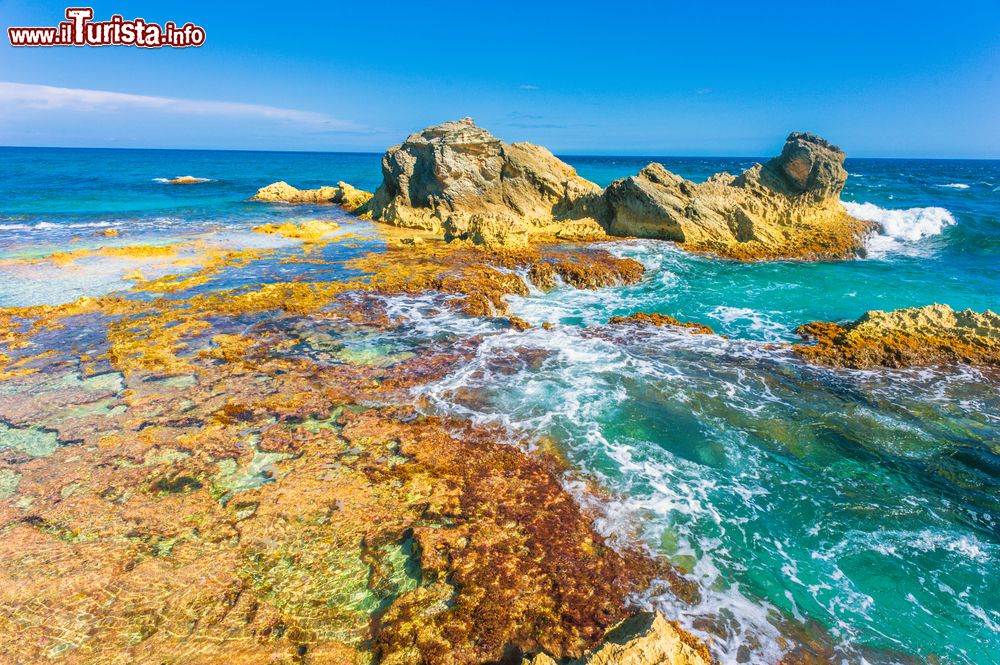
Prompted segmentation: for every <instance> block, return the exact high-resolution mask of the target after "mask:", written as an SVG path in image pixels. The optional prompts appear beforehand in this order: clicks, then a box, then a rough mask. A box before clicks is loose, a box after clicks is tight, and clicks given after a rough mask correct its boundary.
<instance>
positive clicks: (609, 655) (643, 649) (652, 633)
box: [522, 612, 713, 665]
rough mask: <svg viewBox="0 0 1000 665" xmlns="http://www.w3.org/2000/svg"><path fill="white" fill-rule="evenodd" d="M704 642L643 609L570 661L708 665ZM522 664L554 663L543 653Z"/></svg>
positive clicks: (593, 664) (604, 664)
mask: <svg viewBox="0 0 1000 665" xmlns="http://www.w3.org/2000/svg"><path fill="white" fill-rule="evenodd" d="M712 662H713V661H712V656H711V654H710V653H709V652H708V648H707V647H706V646H705V644H704V643H702V642H701V641H699V640H698V638H696V637H694V636H693V635H691V634H690V633H688V632H687V631H685V630H684V629H683V628H681V627H680V626H678V625H677V624H676V623H673V622H670V621H667V620H666V619H665V618H664V617H663V615H662V614H660V613H659V612H656V613H655V614H654V613H650V612H643V613H640V614H637V615H636V616H634V617H632V618H630V619H626V620H625V621H623V622H622V623H620V624H618V625H617V626H616V627H615V628H614V629H613V630H612V631H611V632H609V633H608V634H607V635H606V636H605V638H604V641H603V642H602V643H601V645H600V646H599V647H598V648H597V649H595V650H593V651H591V652H589V653H588V654H586V655H585V656H584V657H583V658H580V659H579V660H575V661H573V665H710V664H711V663H712ZM522 665H556V661H555V660H554V659H553V658H551V657H550V656H548V655H546V654H544V653H543V654H538V655H537V656H535V657H534V658H532V659H530V660H528V659H525V660H524V661H523V663H522Z"/></svg>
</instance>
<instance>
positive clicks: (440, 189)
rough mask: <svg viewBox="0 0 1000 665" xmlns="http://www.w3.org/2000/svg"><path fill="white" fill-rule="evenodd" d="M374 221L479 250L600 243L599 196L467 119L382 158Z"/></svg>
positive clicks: (547, 156) (533, 150)
mask: <svg viewBox="0 0 1000 665" xmlns="http://www.w3.org/2000/svg"><path fill="white" fill-rule="evenodd" d="M382 176H383V181H382V185H381V186H380V187H379V188H378V189H377V190H376V191H375V195H374V197H373V198H372V200H371V202H370V203H369V204H368V205H367V206H366V207H365V211H367V212H370V213H371V216H372V218H373V219H375V220H378V221H381V222H385V223H387V224H393V225H396V226H402V227H407V228H415V229H423V230H429V231H435V232H439V231H443V232H445V233H446V234H447V235H448V236H449V237H451V238H462V239H468V240H471V241H472V242H473V243H475V244H480V245H487V246H490V245H494V246H495V245H502V246H523V245H524V244H526V242H527V238H526V236H532V237H534V236H544V237H556V236H558V235H560V234H563V235H561V236H560V237H563V238H567V239H569V238H568V237H567V236H570V237H572V238H573V239H584V238H586V239H592V238H595V237H602V236H603V235H604V230H603V228H602V227H601V225H600V224H599V223H598V220H597V216H598V215H599V214H600V213H601V212H602V211H603V203H602V202H601V200H600V197H601V188H600V187H599V186H597V185H596V184H594V183H592V182H590V181H588V180H585V179H583V178H581V177H580V176H578V175H577V174H576V171H575V170H574V169H573V167H571V166H569V165H568V164H566V163H564V162H562V161H561V160H559V159H557V158H556V157H555V156H553V155H552V153H551V152H549V151H548V150H546V149H545V148H543V147H541V146H537V145H533V144H530V143H506V142H504V141H501V140H500V139H498V138H497V137H496V136H493V135H492V134H490V133H489V132H488V131H486V130H485V129H482V128H481V127H477V126H476V124H475V123H474V122H473V121H472V119H471V118H465V119H463V120H458V121H453V122H446V123H443V124H440V125H436V126H434V127H428V128H427V129H424V130H423V131H420V132H416V133H414V134H411V135H410V136H409V138H407V139H406V141H405V142H403V143H402V144H401V145H398V146H393V147H392V148H389V150H388V151H387V152H386V153H385V156H384V157H383V158H382Z"/></svg>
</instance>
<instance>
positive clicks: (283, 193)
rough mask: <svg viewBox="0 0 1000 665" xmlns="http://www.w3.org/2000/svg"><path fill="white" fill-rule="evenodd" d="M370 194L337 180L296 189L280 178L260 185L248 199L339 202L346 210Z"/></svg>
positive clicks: (362, 201) (275, 201)
mask: <svg viewBox="0 0 1000 665" xmlns="http://www.w3.org/2000/svg"><path fill="white" fill-rule="evenodd" d="M371 196H372V195H371V192H366V191H364V190H361V189H358V188H357V187H354V186H352V185H349V184H347V183H346V182H338V183H337V186H336V187H330V186H325V187H320V188H319V189H297V188H295V187H292V186H291V185H289V184H288V183H287V182H285V181H284V180H282V181H279V182H274V183H271V184H270V185H267V186H266V187H261V188H260V189H258V190H257V193H256V194H254V195H253V196H252V197H251V198H250V200H251V201H264V202H267V203H339V204H340V205H342V206H343V207H344V208H345V209H347V210H356V209H358V208H360V207H361V206H362V205H364V204H365V203H366V202H367V201H368V199H370V198H371Z"/></svg>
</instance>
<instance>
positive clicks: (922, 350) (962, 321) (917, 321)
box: [794, 305, 1000, 368]
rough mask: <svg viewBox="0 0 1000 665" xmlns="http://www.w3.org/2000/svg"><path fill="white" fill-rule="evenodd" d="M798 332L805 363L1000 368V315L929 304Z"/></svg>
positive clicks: (819, 324)
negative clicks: (959, 364) (802, 340)
mask: <svg viewBox="0 0 1000 665" xmlns="http://www.w3.org/2000/svg"><path fill="white" fill-rule="evenodd" d="M797 332H798V333H799V334H800V335H803V336H804V337H806V338H808V339H810V340H812V342H813V343H812V344H799V345H796V346H795V347H794V349H795V351H796V353H798V354H799V355H800V356H802V357H804V358H805V359H807V360H809V361H811V362H815V363H819V364H823V365H831V366H834V367H857V368H868V367H910V366H915V365H933V364H942V363H953V362H962V363H969V364H978V365H1000V315H997V314H994V313H993V312H991V311H990V310H986V311H985V312H981V313H980V312H976V311H973V310H971V309H967V310H964V311H961V312H956V311H955V310H953V309H952V308H951V307H949V306H948V305H928V306H927V307H913V308H910V309H897V310H893V311H891V312H884V311H881V310H873V311H870V312H866V313H865V314H864V315H863V316H862V317H861V318H859V319H858V320H857V321H855V322H853V323H848V324H846V325H841V324H838V323H830V322H827V321H814V322H812V323H808V324H806V325H804V326H800V327H799V329H798V330H797Z"/></svg>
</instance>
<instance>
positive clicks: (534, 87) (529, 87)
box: [520, 83, 541, 90]
mask: <svg viewBox="0 0 1000 665" xmlns="http://www.w3.org/2000/svg"><path fill="white" fill-rule="evenodd" d="M520 88H521V90H541V88H540V87H539V86H537V85H530V84H528V83H525V84H524V85H522V86H520Z"/></svg>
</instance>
